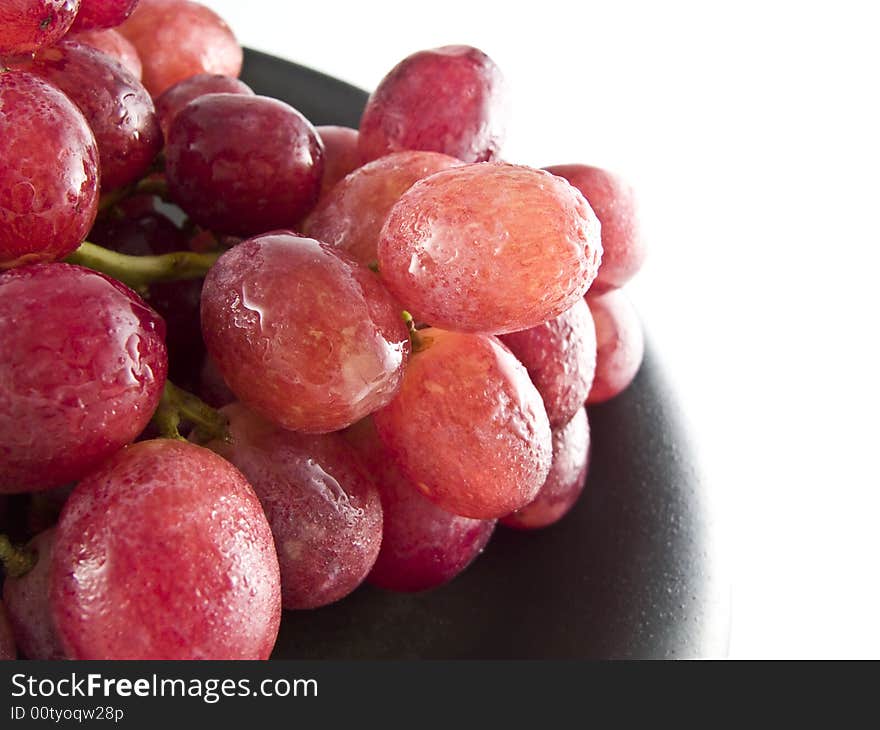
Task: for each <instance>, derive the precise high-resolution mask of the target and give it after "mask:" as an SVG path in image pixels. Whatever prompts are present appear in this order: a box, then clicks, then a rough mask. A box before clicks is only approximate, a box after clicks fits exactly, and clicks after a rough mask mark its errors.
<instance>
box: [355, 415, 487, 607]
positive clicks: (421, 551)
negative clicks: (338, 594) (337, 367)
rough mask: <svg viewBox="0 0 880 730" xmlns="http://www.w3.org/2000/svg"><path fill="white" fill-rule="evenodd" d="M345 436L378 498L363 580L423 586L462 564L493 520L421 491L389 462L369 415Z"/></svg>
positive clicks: (391, 586) (404, 587) (477, 549)
mask: <svg viewBox="0 0 880 730" xmlns="http://www.w3.org/2000/svg"><path fill="white" fill-rule="evenodd" d="M345 436H346V439H347V440H348V442H349V443H350V444H351V445H352V446H353V447H354V448H355V450H356V451H357V453H358V454H359V455H360V457H361V460H362V461H363V462H364V464H366V465H367V466H368V467H369V470H370V473H371V474H372V475H373V478H374V480H375V482H376V486H377V487H378V489H379V496H380V497H381V499H382V519H383V524H382V547H381V548H380V550H379V557H378V559H377V560H376V564H375V565H374V566H373V569H372V570H371V571H370V574H369V575H368V576H367V582H368V583H371V584H372V585H374V586H378V587H379V588H384V589H386V590H392V591H405V592H411V591H424V590H428V589H429V588H436V587H437V586H440V585H443V584H444V583H448V582H449V581H451V580H452V579H453V578H455V576H457V575H458V574H459V573H461V572H462V571H463V570H464V569H465V568H467V567H468V566H469V565H470V564H471V563H472V562H473V561H474V559H475V558H476V557H477V556H478V555H479V554H480V553H481V552H482V551H483V548H484V547H486V544H487V543H488V542H489V538H490V537H492V533H493V531H494V530H495V520H473V519H470V518H469V517H459V516H458V515H453V514H450V513H449V512H446V511H445V510H442V509H440V508H439V507H437V506H436V505H435V504H434V503H433V502H431V501H430V500H428V499H427V498H426V497H424V496H423V495H422V494H421V493H420V492H419V490H418V488H417V487H416V486H415V484H413V483H412V481H410V480H409V479H407V478H406V477H405V476H404V475H403V474H402V473H401V471H400V469H399V468H398V466H397V465H396V464H395V463H394V460H393V459H392V458H391V455H390V454H389V453H388V452H387V450H386V449H385V446H384V445H383V444H382V442H381V441H380V439H379V435H378V434H377V433H376V427H375V424H374V423H373V420H372V419H371V418H365V419H364V420H362V421H359V422H358V423H356V424H354V425H353V426H351V427H350V428H349V429H347V430H346V432H345Z"/></svg>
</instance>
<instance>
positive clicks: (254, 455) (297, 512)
mask: <svg viewBox="0 0 880 730" xmlns="http://www.w3.org/2000/svg"><path fill="white" fill-rule="evenodd" d="M223 413H225V414H226V415H227V416H228V418H229V424H230V436H231V439H230V442H229V443H222V442H214V443H213V444H211V448H214V449H215V450H216V451H217V452H218V453H219V454H221V455H222V456H224V457H225V458H227V459H228V460H229V461H231V462H232V463H233V464H235V466H237V467H238V468H239V469H241V471H242V473H243V474H244V475H245V476H246V477H247V478H248V480H249V481H250V483H251V484H252V485H253V487H254V491H255V492H256V493H257V496H258V497H259V499H260V502H261V504H262V505H263V509H264V510H265V512H266V517H267V518H268V520H269V525H270V526H271V528H272V534H273V536H274V538H275V547H276V548H277V550H278V561H279V564H280V566H281V596H282V605H283V606H284V608H286V609H305V608H317V607H318V606H324V605H327V604H328V603H333V602H334V601H338V600H340V599H341V598H344V597H345V596H347V595H348V594H349V593H351V592H352V591H353V590H354V589H355V588H357V587H358V586H359V585H360V584H361V582H363V580H364V578H365V577H366V575H367V573H369V571H370V568H372V567H373V563H375V562H376V556H377V555H378V553H379V544H380V542H381V540H382V506H381V504H380V501H379V494H378V493H377V491H376V487H375V485H374V484H373V482H372V480H370V478H369V477H368V476H367V475H366V474H365V473H364V471H363V467H362V465H361V463H360V461H359V460H358V458H357V456H356V455H355V454H354V453H353V452H352V450H351V449H350V448H349V446H348V445H347V444H346V443H345V441H344V440H343V439H342V437H341V436H340V435H339V434H337V433H328V434H321V435H308V434H298V433H294V432H292V431H285V430H284V429H281V428H278V427H277V426H274V425H272V424H271V423H269V422H268V421H265V420H263V419H262V418H260V417H259V416H257V415H256V414H253V413H251V412H250V411H248V410H247V409H246V408H245V407H244V406H242V405H241V404H238V403H234V404H232V405H229V406H227V407H226V408H224V409H223Z"/></svg>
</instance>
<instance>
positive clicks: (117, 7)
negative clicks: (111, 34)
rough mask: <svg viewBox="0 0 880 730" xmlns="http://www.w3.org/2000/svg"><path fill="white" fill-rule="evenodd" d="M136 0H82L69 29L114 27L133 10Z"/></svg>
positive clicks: (75, 30)
mask: <svg viewBox="0 0 880 730" xmlns="http://www.w3.org/2000/svg"><path fill="white" fill-rule="evenodd" d="M137 4H138V0H82V2H81V4H80V8H79V12H78V13H77V15H76V20H75V21H74V23H73V26H72V28H71V30H73V31H74V32H77V31H81V30H93V29H95V28H115V27H116V26H117V25H119V24H121V23H122V22H123V21H125V20H126V18H128V16H129V15H131V14H132V13H133V12H134V9H135V7H136V6H137Z"/></svg>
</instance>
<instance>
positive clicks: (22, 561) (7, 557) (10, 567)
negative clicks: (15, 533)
mask: <svg viewBox="0 0 880 730" xmlns="http://www.w3.org/2000/svg"><path fill="white" fill-rule="evenodd" d="M0 564H2V565H3V570H4V572H5V573H6V576H7V577H9V578H20V577H21V576H23V575H24V574H25V573H27V572H28V571H29V570H30V569H31V568H33V567H34V566H35V565H36V564H37V554H36V552H34V551H32V550H28V549H27V548H22V547H16V546H15V545H13V544H12V543H11V542H9V538H8V537H6V535H0Z"/></svg>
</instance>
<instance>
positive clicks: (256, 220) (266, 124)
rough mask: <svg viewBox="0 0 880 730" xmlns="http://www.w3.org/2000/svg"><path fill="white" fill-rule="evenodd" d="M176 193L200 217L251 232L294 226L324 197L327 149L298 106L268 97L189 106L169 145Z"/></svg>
mask: <svg viewBox="0 0 880 730" xmlns="http://www.w3.org/2000/svg"><path fill="white" fill-rule="evenodd" d="M165 154H166V157H167V168H166V174H167V176H168V186H169V189H170V190H171V195H172V197H173V198H174V200H175V202H177V203H178V204H179V205H180V206H181V207H182V208H183V209H184V210H185V211H186V212H187V213H188V214H189V215H190V216H191V217H192V219H193V220H194V221H196V223H199V224H200V225H203V226H205V227H207V228H210V229H212V230H219V231H221V232H223V233H232V234H235V235H242V236H248V235H253V234H257V233H265V232H267V231H271V230H274V229H278V228H291V227H293V226H294V225H295V224H296V223H298V222H299V220H300V219H301V218H302V217H303V216H304V215H305V214H306V213H308V212H309V211H310V210H311V209H312V207H313V206H314V204H315V202H316V201H317V199H318V192H319V190H320V188H321V175H322V174H323V172H324V151H323V148H322V146H321V141H320V140H319V139H318V135H317V133H316V132H315V129H314V127H312V125H311V124H309V122H308V120H307V119H306V118H305V117H304V116H303V115H302V114H300V113H299V112H298V111H296V109H294V108H293V107H291V106H288V105H287V104H285V103H283V102H281V101H278V100H276V99H270V98H268V97H265V96H244V95H240V94H208V95H207V96H203V97H201V98H198V99H196V100H195V101H192V102H190V103H189V104H187V105H186V106H185V107H184V108H183V109H182V110H181V111H180V112H179V113H178V114H177V117H176V118H175V120H174V123H173V124H172V125H171V131H170V132H169V134H168V141H167V146H166V150H165Z"/></svg>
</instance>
